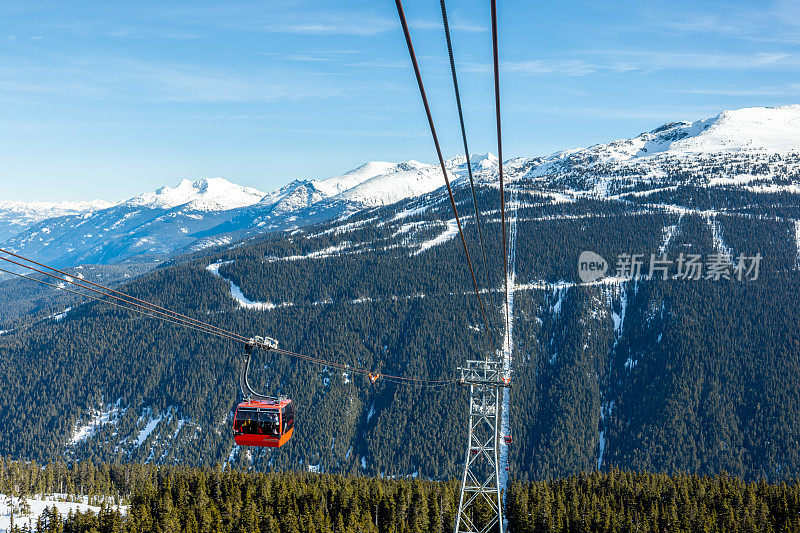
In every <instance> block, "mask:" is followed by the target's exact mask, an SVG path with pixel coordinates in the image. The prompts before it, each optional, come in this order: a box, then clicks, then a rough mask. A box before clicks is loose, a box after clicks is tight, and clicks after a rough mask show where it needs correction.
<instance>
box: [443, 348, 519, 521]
mask: <svg viewBox="0 0 800 533" xmlns="http://www.w3.org/2000/svg"><path fill="white" fill-rule="evenodd" d="M459 370H461V379H460V380H459V381H460V383H461V384H462V385H468V386H469V437H468V440H467V456H466V460H465V462H464V476H463V478H462V480H461V499H460V501H459V504H458V519H457V520H456V529H455V533H488V532H490V531H495V529H494V528H495V527H496V528H497V531H499V532H500V533H503V500H502V497H501V494H500V471H499V463H498V459H497V453H498V446H499V444H500V443H499V438H500V435H499V433H500V423H501V401H502V394H501V389H502V388H503V387H507V386H508V379H507V378H506V376H505V373H504V372H503V362H502V360H500V359H495V360H486V361H475V360H468V361H467V365H466V366H464V367H460V368H459ZM484 502H485V503H486V504H488V509H486V508H483V509H481V508H480V504H481V503H484ZM487 511H488V513H487ZM481 524H482V525H481Z"/></svg>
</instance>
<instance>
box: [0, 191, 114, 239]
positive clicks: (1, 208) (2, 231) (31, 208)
mask: <svg viewBox="0 0 800 533" xmlns="http://www.w3.org/2000/svg"><path fill="white" fill-rule="evenodd" d="M112 205H114V204H113V203H111V202H106V201H105V200H91V201H88V202H13V201H2V200H0V242H2V241H4V240H6V239H9V238H11V237H13V236H14V235H16V234H18V233H21V232H23V231H25V230H26V229H28V228H29V227H31V226H33V225H34V224H36V223H37V222H40V221H42V220H45V219H48V218H53V217H63V216H67V215H77V214H83V213H89V212H93V211H98V210H100V209H107V208H109V207H111V206H112Z"/></svg>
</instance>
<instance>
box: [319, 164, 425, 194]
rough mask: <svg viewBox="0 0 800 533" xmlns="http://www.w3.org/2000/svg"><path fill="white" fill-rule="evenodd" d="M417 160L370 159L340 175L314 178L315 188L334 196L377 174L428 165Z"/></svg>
mask: <svg viewBox="0 0 800 533" xmlns="http://www.w3.org/2000/svg"><path fill="white" fill-rule="evenodd" d="M430 166H431V165H427V164H425V163H420V162H419V161H414V160H413V159H412V160H409V161H403V162H402V163H389V162H387V161H370V162H369V163H365V164H363V165H361V166H360V167H358V168H355V169H353V170H351V171H349V172H345V173H344V174H342V175H341V176H333V177H331V178H326V179H323V180H314V186H315V187H316V188H317V190H319V191H321V192H323V193H324V194H327V195H328V196H334V195H336V194H339V193H341V192H345V191H348V190H351V189H353V188H354V187H357V186H359V185H361V184H362V183H364V182H366V181H368V180H371V179H373V178H376V177H378V176H388V175H391V174H395V173H397V172H409V171H415V170H420V169H424V168H427V167H430Z"/></svg>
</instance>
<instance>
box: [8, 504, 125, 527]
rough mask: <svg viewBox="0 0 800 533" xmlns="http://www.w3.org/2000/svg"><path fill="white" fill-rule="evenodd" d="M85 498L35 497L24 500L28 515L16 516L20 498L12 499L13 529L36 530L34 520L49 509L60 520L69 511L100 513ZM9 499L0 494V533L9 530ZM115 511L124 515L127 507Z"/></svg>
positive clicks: (97, 508)
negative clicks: (56, 514) (55, 513)
mask: <svg viewBox="0 0 800 533" xmlns="http://www.w3.org/2000/svg"><path fill="white" fill-rule="evenodd" d="M66 499H73V500H74V499H80V500H81V501H80V502H75V501H61V500H66ZM86 501H87V498H86V497H85V496H83V497H79V498H67V497H66V495H59V494H56V495H36V496H35V497H33V498H25V502H27V504H28V505H29V506H30V511H31V512H30V513H28V514H25V515H20V514H18V513H19V511H18V508H19V506H20V504H21V503H22V501H21V499H20V498H17V497H13V498H12V499H11V502H12V504H13V506H14V508H15V512H14V529H16V528H19V527H23V526H28V529H29V530H30V531H33V530H34V529H35V528H36V519H37V518H39V516H41V514H42V513H43V512H44V510H45V509H51V508H53V507H55V508H56V510H58V514H59V515H61V517H62V518H64V517H66V516H67V515H68V514H69V512H70V511H72V512H73V513H74V512H78V511H81V512H86V511H92V512H93V513H95V514H96V513H98V512H100V507H98V506H96V505H89V504H87V503H86ZM8 504H9V497H8V495H6V494H0V533H6V532H7V531H8V530H9V529H11V508H10V507H9V505H8ZM116 508H117V509H119V511H120V512H121V513H122V514H126V513H127V512H128V506H127V505H120V506H116Z"/></svg>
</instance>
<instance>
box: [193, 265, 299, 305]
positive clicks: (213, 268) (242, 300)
mask: <svg viewBox="0 0 800 533" xmlns="http://www.w3.org/2000/svg"><path fill="white" fill-rule="evenodd" d="M229 263H231V261H223V262H219V263H212V264H210V265H208V266H207V267H206V270H207V271H209V272H210V273H211V275H213V276H214V277H217V278H220V279H221V280H223V281H225V282H227V283H228V285H230V288H231V294H230V295H231V298H233V299H234V300H235V301H236V303H237V304H238V305H239V307H241V308H243V309H255V310H257V311H271V310H273V309H277V308H281V307H291V306H293V305H294V304H293V303H292V302H283V303H280V304H274V303H272V302H254V301H252V300H250V299H248V298H247V297H246V296H245V295H244V293H243V292H242V289H241V288H240V287H239V286H238V285H236V284H235V283H234V282H233V281H232V280H230V279H228V278H225V277H223V276H222V274H220V273H219V267H221V266H222V265H225V264H229Z"/></svg>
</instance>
